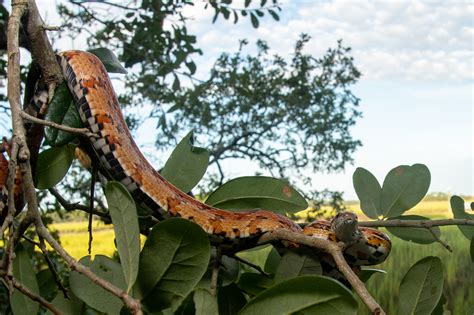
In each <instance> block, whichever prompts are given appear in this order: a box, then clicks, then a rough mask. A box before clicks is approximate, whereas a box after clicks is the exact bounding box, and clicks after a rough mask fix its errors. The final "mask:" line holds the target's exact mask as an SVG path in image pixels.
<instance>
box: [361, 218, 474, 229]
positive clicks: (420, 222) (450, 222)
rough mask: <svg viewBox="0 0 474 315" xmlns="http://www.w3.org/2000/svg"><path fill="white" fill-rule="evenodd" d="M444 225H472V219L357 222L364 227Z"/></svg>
mask: <svg viewBox="0 0 474 315" xmlns="http://www.w3.org/2000/svg"><path fill="white" fill-rule="evenodd" d="M446 225H473V226H474V220H469V219H440V220H400V219H395V220H376V221H365V222H359V226H365V227H415V228H426V229H427V228H430V227H434V226H446Z"/></svg>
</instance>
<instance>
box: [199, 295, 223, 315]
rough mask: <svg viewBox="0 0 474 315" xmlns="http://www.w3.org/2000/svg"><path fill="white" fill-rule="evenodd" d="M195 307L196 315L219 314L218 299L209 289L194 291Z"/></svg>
mask: <svg viewBox="0 0 474 315" xmlns="http://www.w3.org/2000/svg"><path fill="white" fill-rule="evenodd" d="M193 300H194V308H195V313H194V314H196V315H210V314H218V307H217V301H216V298H215V297H214V296H212V294H211V293H209V291H208V290H205V289H196V291H194V298H193Z"/></svg>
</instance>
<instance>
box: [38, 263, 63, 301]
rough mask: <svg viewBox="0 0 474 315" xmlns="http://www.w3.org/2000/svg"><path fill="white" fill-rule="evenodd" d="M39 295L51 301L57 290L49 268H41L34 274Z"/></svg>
mask: <svg viewBox="0 0 474 315" xmlns="http://www.w3.org/2000/svg"><path fill="white" fill-rule="evenodd" d="M36 280H37V282H38V287H39V290H40V295H41V296H42V297H43V298H45V299H46V300H48V301H51V300H52V299H53V298H54V297H55V296H56V293H57V292H58V286H57V284H56V281H55V280H54V277H53V274H52V273H51V270H49V268H46V269H42V270H40V271H39V272H38V273H37V274H36Z"/></svg>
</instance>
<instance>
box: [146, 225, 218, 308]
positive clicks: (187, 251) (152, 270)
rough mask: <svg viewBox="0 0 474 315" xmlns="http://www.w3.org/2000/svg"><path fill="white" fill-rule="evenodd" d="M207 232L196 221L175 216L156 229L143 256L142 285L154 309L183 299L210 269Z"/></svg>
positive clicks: (147, 242)
mask: <svg viewBox="0 0 474 315" xmlns="http://www.w3.org/2000/svg"><path fill="white" fill-rule="evenodd" d="M209 258H210V245H209V239H208V237H207V234H206V233H205V232H204V231H203V230H202V229H201V228H200V227H199V226H198V225H196V224H194V223H192V222H190V221H188V220H184V219H180V218H172V219H168V220H166V221H163V222H160V223H158V224H157V225H155V227H154V228H153V229H152V231H151V232H150V235H149V236H148V238H147V240H146V242H145V246H144V247H143V250H142V253H141V256H140V271H139V275H138V282H137V283H138V285H139V289H140V293H141V296H142V297H143V298H144V300H143V302H144V304H145V305H146V306H147V309H148V310H149V311H150V312H155V311H159V310H163V309H166V308H168V307H170V306H172V305H173V304H175V303H179V302H180V301H182V300H183V299H184V298H185V297H186V296H187V295H188V294H189V293H190V292H191V291H192V290H193V288H194V287H195V286H196V284H197V283H198V282H199V280H200V279H201V278H202V276H203V275H204V273H205V272H206V269H207V265H208V263H209Z"/></svg>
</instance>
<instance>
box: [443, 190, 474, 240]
mask: <svg viewBox="0 0 474 315" xmlns="http://www.w3.org/2000/svg"><path fill="white" fill-rule="evenodd" d="M449 201H450V204H451V211H452V212H453V216H454V218H455V219H464V220H474V215H472V214H469V213H467V212H466V210H465V208H464V200H463V199H462V198H461V197H459V196H452V197H451V199H450V200H449ZM458 227H459V229H460V230H461V232H462V234H464V236H465V237H467V239H471V238H473V237H474V227H472V226H463V225H458Z"/></svg>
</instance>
